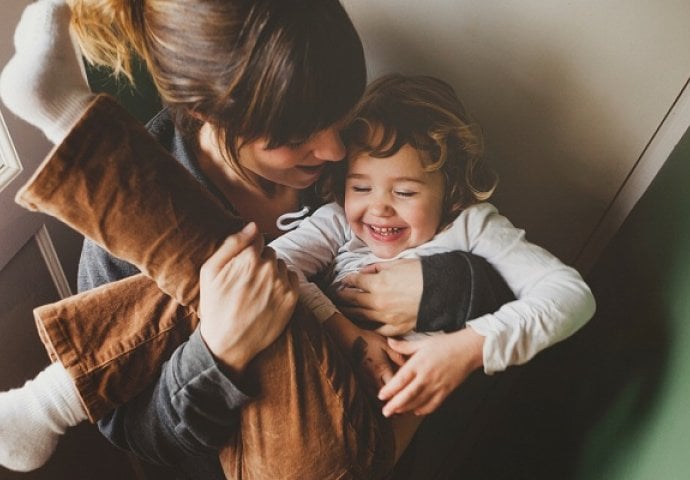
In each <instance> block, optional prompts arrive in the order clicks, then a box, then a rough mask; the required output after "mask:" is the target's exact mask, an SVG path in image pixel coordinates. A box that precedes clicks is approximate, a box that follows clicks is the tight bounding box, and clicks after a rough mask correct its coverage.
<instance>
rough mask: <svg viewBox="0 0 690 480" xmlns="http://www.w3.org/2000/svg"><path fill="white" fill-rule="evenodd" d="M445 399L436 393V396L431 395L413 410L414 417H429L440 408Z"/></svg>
mask: <svg viewBox="0 0 690 480" xmlns="http://www.w3.org/2000/svg"><path fill="white" fill-rule="evenodd" d="M444 399H445V395H443V394H440V393H437V394H436V395H432V396H431V398H429V399H427V400H426V401H425V402H424V403H423V404H420V405H417V407H415V409H414V414H415V415H429V414H431V413H433V412H434V411H436V409H437V408H438V407H439V406H441V403H443V400H444Z"/></svg>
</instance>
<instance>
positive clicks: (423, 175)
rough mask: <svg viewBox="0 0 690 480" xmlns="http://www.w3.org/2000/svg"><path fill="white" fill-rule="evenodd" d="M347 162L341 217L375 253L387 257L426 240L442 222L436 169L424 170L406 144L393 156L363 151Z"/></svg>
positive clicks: (441, 188)
mask: <svg viewBox="0 0 690 480" xmlns="http://www.w3.org/2000/svg"><path fill="white" fill-rule="evenodd" d="M348 162H349V163H348V172H347V177H346V181H345V215H346V217H347V221H348V223H349V224H350V227H351V228H352V231H353V233H354V234H355V235H357V237H359V238H360V239H361V240H362V241H363V242H364V243H366V244H367V245H368V246H369V248H371V250H372V252H373V253H374V255H376V256H377V257H380V258H391V257H394V256H395V255H397V254H398V253H400V252H402V251H403V250H405V249H408V248H411V247H416V246H418V245H421V244H422V243H425V242H427V241H429V240H431V238H432V237H433V236H434V235H435V234H436V231H437V230H438V227H439V224H440V223H441V214H442V211H441V210H442V206H443V194H444V183H443V174H442V173H441V172H438V171H436V172H425V171H424V169H423V165H422V162H421V159H420V157H419V153H418V152H417V151H416V150H415V149H414V148H412V147H411V146H409V145H405V146H404V147H402V148H401V149H400V150H399V151H398V153H396V154H395V155H393V156H392V157H388V158H373V157H370V156H368V155H366V154H362V155H359V156H358V157H356V158H352V159H349V160H348Z"/></svg>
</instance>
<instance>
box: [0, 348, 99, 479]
mask: <svg viewBox="0 0 690 480" xmlns="http://www.w3.org/2000/svg"><path fill="white" fill-rule="evenodd" d="M86 419H87V415H86V411H85V410H84V407H83V406H82V404H81V400H80V399H79V395H78V393H77V388H76V387H75V385H74V383H73V382H72V378H71V377H70V376H69V374H68V373H67V371H66V370H65V368H64V367H63V366H62V364H61V363H59V362H58V363H53V364H51V365H50V366H49V367H47V368H46V369H45V370H43V371H42V372H41V373H39V374H38V376H36V378H34V379H33V380H29V381H28V382H26V383H25V384H24V386H23V387H21V388H15V389H14V390H10V391H8V392H2V393H0V465H2V466H4V467H6V468H9V469H10V470H16V471H18V472H28V471H30V470H34V469H36V468H38V467H40V466H41V465H43V464H44V463H45V462H47V461H48V459H49V458H50V456H51V454H52V453H53V451H54V450H55V447H56V446H57V442H58V440H59V438H60V436H61V435H62V434H63V433H65V430H67V427H72V426H74V425H77V424H78V423H80V422H82V421H84V420H86Z"/></svg>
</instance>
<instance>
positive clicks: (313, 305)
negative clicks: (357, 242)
mask: <svg viewBox="0 0 690 480" xmlns="http://www.w3.org/2000/svg"><path fill="white" fill-rule="evenodd" d="M348 229H349V227H348V225H347V222H346V220H345V214H344V212H343V210H342V207H340V206H338V205H336V204H332V203H330V204H327V205H324V206H323V207H321V208H319V209H318V210H316V211H315V212H314V213H313V214H312V215H311V216H310V217H307V218H306V219H304V220H303V221H302V222H301V223H300V225H299V227H297V228H296V229H295V230H292V231H289V232H287V233H285V234H284V235H282V236H280V237H278V238H277V239H275V240H274V241H272V242H271V243H270V244H269V245H268V246H269V247H271V248H272V249H274V250H275V252H276V256H277V257H278V258H280V259H282V260H283V261H284V262H285V264H286V265H287V266H288V268H290V269H291V270H293V271H294V272H295V273H296V274H297V277H298V280H299V293H300V301H301V302H302V303H303V304H304V305H305V306H306V307H307V308H309V309H310V310H311V311H312V312H314V315H315V316H316V318H317V319H318V320H319V321H320V322H321V323H323V322H325V321H326V320H328V319H329V318H331V316H332V315H333V314H334V313H336V312H337V311H338V310H337V309H336V308H335V306H334V305H333V302H331V300H330V299H329V298H328V297H327V296H326V295H325V294H324V293H323V292H322V291H321V290H320V289H319V287H317V286H316V285H315V284H313V283H311V282H310V281H309V280H308V278H311V277H313V276H314V275H316V274H318V273H320V272H323V271H324V270H325V269H326V268H327V267H328V266H329V265H330V264H331V263H332V262H333V259H334V258H335V256H336V254H337V253H338V249H339V248H340V247H341V246H342V245H343V244H344V243H345V242H346V240H347V238H346V232H347V231H348Z"/></svg>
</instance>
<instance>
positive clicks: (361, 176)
mask: <svg viewBox="0 0 690 480" xmlns="http://www.w3.org/2000/svg"><path fill="white" fill-rule="evenodd" d="M345 178H348V179H349V178H354V179H358V180H361V179H366V178H369V175H365V174H364V173H348V174H347V176H346V177H345Z"/></svg>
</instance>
